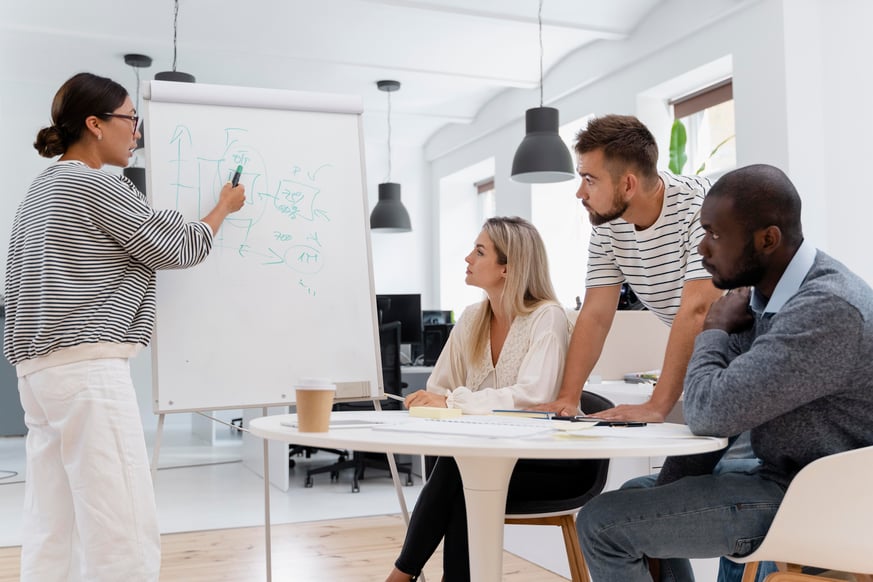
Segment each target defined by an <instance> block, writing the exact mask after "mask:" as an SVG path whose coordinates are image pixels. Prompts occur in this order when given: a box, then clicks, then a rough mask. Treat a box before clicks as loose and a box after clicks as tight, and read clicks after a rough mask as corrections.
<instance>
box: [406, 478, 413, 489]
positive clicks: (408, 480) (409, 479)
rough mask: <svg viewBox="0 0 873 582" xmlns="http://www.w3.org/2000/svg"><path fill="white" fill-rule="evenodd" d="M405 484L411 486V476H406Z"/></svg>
mask: <svg viewBox="0 0 873 582" xmlns="http://www.w3.org/2000/svg"><path fill="white" fill-rule="evenodd" d="M406 486H407V487H412V477H411V476H407V477H406Z"/></svg>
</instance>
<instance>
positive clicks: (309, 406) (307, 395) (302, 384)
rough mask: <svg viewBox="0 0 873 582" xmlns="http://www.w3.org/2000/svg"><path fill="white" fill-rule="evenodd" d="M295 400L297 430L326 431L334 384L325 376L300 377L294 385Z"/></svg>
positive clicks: (328, 425) (334, 388)
mask: <svg viewBox="0 0 873 582" xmlns="http://www.w3.org/2000/svg"><path fill="white" fill-rule="evenodd" d="M294 390H295V394H296V396H295V397H296V400H297V430H298V431H299V432H327V431H328V428H329V427H330V410H331V408H333V398H334V395H335V394H336V384H333V383H331V381H330V380H328V379H327V378H302V379H300V380H299V381H298V382H297V383H295V385H294Z"/></svg>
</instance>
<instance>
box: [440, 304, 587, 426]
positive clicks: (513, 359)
mask: <svg viewBox="0 0 873 582" xmlns="http://www.w3.org/2000/svg"><path fill="white" fill-rule="evenodd" d="M484 307H485V302H484V301H483V302H482V303H477V304H475V305H471V306H469V307H467V308H466V309H465V310H464V313H463V314H462V315H461V317H460V318H459V319H458V323H457V324H456V325H455V327H454V328H453V329H452V332H451V334H450V335H449V340H448V342H447V343H446V346H445V347H444V348H443V351H442V353H441V354H440V357H439V359H438V360H437V362H436V365H435V366H434V370H433V373H431V375H430V378H429V379H428V381H427V390H428V392H434V393H436V394H442V395H444V396H447V400H446V406H448V407H449V408H460V409H462V410H463V411H464V413H465V414H489V413H490V412H491V411H492V410H494V409H499V408H525V407H527V406H531V405H534V404H540V403H542V402H549V401H551V400H554V399H555V398H556V397H557V394H558V389H559V388H560V384H561V376H562V375H563V373H564V358H565V356H566V355H567V344H568V343H569V338H570V331H571V329H570V322H569V320H568V319H567V315H566V313H565V312H564V309H563V308H562V307H561V306H560V305H557V304H554V303H546V304H543V305H540V306H539V307H538V308H537V309H536V310H535V311H533V313H530V314H528V315H522V316H518V317H516V318H515V319H514V320H513V322H512V325H511V326H510V328H509V334H508V335H507V336H506V341H505V342H504V344H503V349H502V350H501V352H500V357H499V358H498V360H497V365H496V366H495V365H493V364H492V363H491V340H490V338H489V339H488V342H487V343H486V346H485V350H484V351H483V353H482V354H481V356H480V357H478V358H477V359H476V360H475V361H471V358H472V356H471V350H472V344H473V337H472V336H473V330H472V328H471V326H472V322H473V320H475V319H476V318H475V315H476V313H477V312H478V310H480V309H484Z"/></svg>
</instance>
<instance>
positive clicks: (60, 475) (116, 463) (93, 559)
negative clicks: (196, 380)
mask: <svg viewBox="0 0 873 582" xmlns="http://www.w3.org/2000/svg"><path fill="white" fill-rule="evenodd" d="M18 390H19V393H20V396H21V404H22V407H23V408H24V419H25V423H26V424H27V427H28V430H29V432H28V434H27V446H26V448H27V469H26V473H25V497H24V523H23V528H22V529H23V531H22V534H23V535H22V551H21V581H22V582H56V581H57V582H74V581H75V582H79V581H82V582H155V581H157V579H158V574H159V571H160V562H161V546H160V544H161V541H160V533H159V531H158V525H157V510H156V507H155V497H154V489H153V487H152V480H151V474H150V472H149V463H148V453H147V451H146V446H145V439H144V436H143V429H142V422H141V420H140V415H139V409H138V407H137V402H136V393H135V391H134V388H133V383H132V381H131V378H130V367H129V365H128V361H127V360H126V359H101V360H89V361H84V362H76V363H73V364H66V365H62V366H55V367H52V368H47V369H44V370H40V371H38V372H34V373H32V374H29V375H27V376H25V377H23V378H20V379H19V383H18Z"/></svg>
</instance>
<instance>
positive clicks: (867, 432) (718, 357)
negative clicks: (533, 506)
mask: <svg viewBox="0 0 873 582" xmlns="http://www.w3.org/2000/svg"><path fill="white" fill-rule="evenodd" d="M700 216H701V225H702V226H703V229H704V230H705V231H706V235H705V237H704V238H703V240H702V241H701V242H700V245H699V252H700V254H701V256H702V257H703V264H704V267H705V268H706V270H707V271H709V272H710V273H711V274H712V277H713V279H712V280H713V283H714V284H715V286H716V287H718V288H721V289H727V290H728V293H727V294H726V295H725V296H724V297H722V298H721V299H719V300H718V301H716V302H715V303H714V304H713V305H712V307H711V308H710V310H709V313H708V315H707V317H706V319H705V321H704V325H703V331H702V332H701V333H700V334H699V335H698V336H697V338H696V340H695V343H694V352H693V355H692V357H691V361H690V363H689V366H688V371H687V373H686V376H685V385H684V392H685V400H684V404H685V406H684V412H685V420H686V422H687V423H688V426H689V427H690V428H691V430H692V431H693V432H695V433H696V434H701V435H713V436H723V437H726V436H732V435H736V434H739V433H741V432H743V431H745V430H751V440H752V448H753V450H754V452H755V454H756V455H757V457H758V458H759V459H761V465H760V467H759V468H757V469H756V470H753V471H749V472H736V473H721V474H718V475H713V474H703V475H700V476H690V477H683V478H680V479H678V480H676V481H674V482H672V483H669V484H666V485H660V486H656V487H653V488H633V489H622V490H619V491H613V492H609V493H604V494H603V495H601V496H600V497H598V498H596V499H594V500H593V501H591V502H590V503H589V504H588V505H587V506H586V507H585V508H583V509H582V511H581V513H580V514H579V519H578V520H577V527H578V530H579V537H580V542H581V545H582V550H583V552H584V553H585V558H586V560H587V561H588V567H589V569H590V570H591V574H592V578H593V580H594V581H595V582H604V581H616V582H619V581H620V582H635V581H638V580H639V581H642V580H651V576H650V575H649V571H648V568H647V559H646V556H657V557H667V556H670V557H673V558H677V559H673V560H668V561H667V562H666V563H667V564H668V567H670V568H671V571H672V575H673V576H674V579H675V580H693V577H691V575H690V572H691V571H690V568H688V567H687V561H685V562H684V564H685V567H682V563H683V562H682V560H679V559H682V558H688V557H697V558H700V557H717V556H722V555H737V556H743V555H747V554H749V553H751V552H752V551H754V550H755V548H756V547H757V546H758V545H759V544H760V542H761V540H762V539H763V537H764V536H765V535H766V533H767V530H768V529H769V527H770V523H771V522H772V520H773V518H774V516H775V514H776V510H777V509H778V508H779V504H780V503H781V501H782V498H783V496H784V494H785V490H786V489H787V487H788V484H789V483H790V482H791V480H792V479H793V478H794V476H795V475H796V474H797V472H798V471H800V469H802V468H803V467H804V466H805V465H807V464H808V463H811V462H812V461H814V460H816V459H818V458H820V457H824V456H827V455H832V454H835V453H839V452H842V451H846V450H851V449H855V448H860V447H865V446H870V445H873V357H871V355H873V290H871V289H870V286H869V285H867V284H866V283H865V282H864V281H863V280H862V279H860V278H859V277H858V276H856V275H855V274H854V273H852V272H851V271H849V270H848V269H847V268H846V267H845V266H844V265H842V264H841V263H839V262H838V261H836V260H834V259H833V258H831V257H830V256H828V255H826V254H825V253H823V252H821V251H817V250H816V249H815V248H814V247H813V246H812V245H811V244H810V243H809V242H806V241H804V240H803V232H802V228H801V224H800V197H799V196H798V195H797V191H796V190H795V188H794V185H793V184H792V183H791V181H790V180H789V179H788V177H787V176H785V174H784V173H782V172H781V171H780V170H778V169H777V168H774V167H772V166H766V165H756V166H749V167H746V168H741V169H739V170H735V171H733V172H730V173H728V174H726V175H725V176H724V177H722V178H721V179H720V180H719V181H718V182H717V183H716V184H715V185H714V186H713V187H712V189H711V190H710V192H709V194H708V196H707V197H706V199H705V200H704V203H703V207H702V208H701V215H700ZM750 287H751V288H752V289H750ZM677 565H678V566H677Z"/></svg>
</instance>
